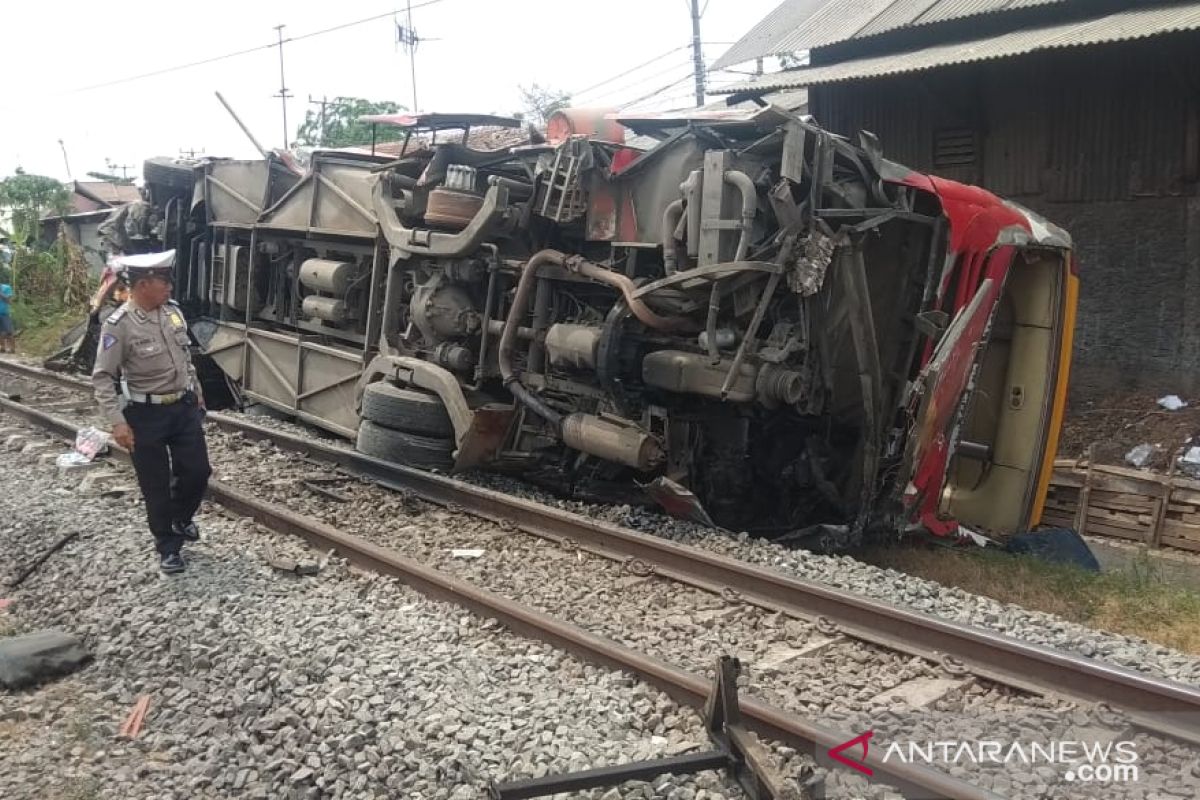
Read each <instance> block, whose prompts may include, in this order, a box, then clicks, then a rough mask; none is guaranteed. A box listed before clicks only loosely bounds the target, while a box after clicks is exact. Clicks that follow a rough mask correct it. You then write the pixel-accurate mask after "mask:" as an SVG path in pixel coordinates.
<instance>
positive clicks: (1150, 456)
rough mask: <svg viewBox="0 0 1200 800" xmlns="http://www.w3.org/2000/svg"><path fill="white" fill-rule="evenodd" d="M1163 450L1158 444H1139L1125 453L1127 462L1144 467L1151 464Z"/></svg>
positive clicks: (1140, 467)
mask: <svg viewBox="0 0 1200 800" xmlns="http://www.w3.org/2000/svg"><path fill="white" fill-rule="evenodd" d="M1161 451H1162V447H1161V446H1159V445H1157V444H1139V445H1138V446H1137V447H1135V448H1133V449H1132V450H1130V451H1129V452H1128V453H1126V454H1125V463H1127V464H1129V465H1130V466H1134V467H1137V468H1138V469H1142V468H1144V467H1147V466H1149V465H1150V462H1152V461H1154V458H1155V456H1157V455H1158V454H1159V452H1161Z"/></svg>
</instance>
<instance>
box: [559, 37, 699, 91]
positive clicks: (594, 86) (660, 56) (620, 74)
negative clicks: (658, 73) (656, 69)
mask: <svg viewBox="0 0 1200 800" xmlns="http://www.w3.org/2000/svg"><path fill="white" fill-rule="evenodd" d="M691 46H692V45H691V43H690V42H689V43H688V44H683V45H680V46H679V47H672V48H671V49H670V50H667V51H666V52H663V53H659V54H658V55H656V56H655V57H654V58H651V59H649V60H647V61H643V62H642V63H640V64H638V65H637V66H636V67H630V68H629V69H627V70H625V71H624V72H618V73H617V74H616V75H613V76H612V77H611V78H605V79H604V80H602V81H600V82H599V83H594V84H592V85H591V86H589V87H587V88H586V89H580V90H579V91H577V92H574V95H576V96H577V95H581V94H587V93H588V92H590V91H592V90H593V89H599V88H600V87H601V86H605V85H606V84H609V83H612V82H613V81H615V80H619V79H621V78H624V77H625V76H626V75H628V74H629V73H631V72H637V71H638V70H639V69H641V68H642V67H648V66H650V65H651V64H653V63H654V62H655V61H661V60H663V59H664V58H666V57H667V56H669V55H671V54H672V53H678V52H679V51H680V50H686V49H688V48H689V47H691Z"/></svg>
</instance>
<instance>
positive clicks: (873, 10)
mask: <svg viewBox="0 0 1200 800" xmlns="http://www.w3.org/2000/svg"><path fill="white" fill-rule="evenodd" d="M1065 2H1068V0H785V2H784V3H783V4H781V5H780V6H779V7H778V8H776V9H775V10H774V11H772V12H771V13H770V14H768V15H767V16H766V17H764V18H763V20H762V21H761V22H759V23H758V24H757V25H755V26H754V27H753V28H752V29H751V30H750V32H749V33H747V34H746V35H745V36H743V37H742V38H741V39H739V40H738V41H737V43H736V44H734V45H733V47H731V48H729V50H728V51H727V52H725V53H724V54H723V55H722V56H721V57H720V58H718V59H717V61H716V63H714V64H713V68H714V69H721V68H723V67H728V66H732V65H734V64H741V63H743V62H746V61H750V60H751V59H755V58H759V57H761V56H768V55H775V54H778V53H791V52H796V51H800V50H811V49H812V48H814V47H825V46H827V45H831V44H836V43H838V42H845V41H849V40H851V39H861V38H865V37H868V36H875V35H878V34H881V33H886V32H888V31H894V30H899V29H900V28H909V27H915V26H918V25H928V24H932V23H937V22H948V21H950V20H956V19H964V18H966V17H977V16H980V15H983V14H996V13H1000V12H1003V11H1013V10H1016V9H1022V8H1031V7H1034V6H1045V5H1057V4H1061V3H1065Z"/></svg>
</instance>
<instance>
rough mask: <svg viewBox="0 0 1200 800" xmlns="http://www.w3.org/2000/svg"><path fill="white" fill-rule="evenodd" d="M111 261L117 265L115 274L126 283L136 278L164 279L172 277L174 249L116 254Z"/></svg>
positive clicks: (167, 279)
mask: <svg viewBox="0 0 1200 800" xmlns="http://www.w3.org/2000/svg"><path fill="white" fill-rule="evenodd" d="M113 261H114V263H115V264H116V267H117V275H119V276H120V278H121V280H123V281H125V282H126V283H133V282H134V281H135V280H136V279H138V278H162V279H163V280H165V281H170V280H173V278H174V274H173V271H172V267H173V266H174V264H175V251H174V250H167V251H165V252H162V253H139V254H138V255H133V256H118V257H117V258H115V259H113Z"/></svg>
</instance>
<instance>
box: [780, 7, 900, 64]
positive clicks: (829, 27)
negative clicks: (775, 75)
mask: <svg viewBox="0 0 1200 800" xmlns="http://www.w3.org/2000/svg"><path fill="white" fill-rule="evenodd" d="M892 2H893V0H829V2H828V3H826V4H825V5H823V6H821V7H820V8H819V9H817V10H816V11H815V12H813V14H812V16H810V17H808V19H806V20H805V21H804V22H802V23H801V24H800V25H799V26H798V27H797V28H795V29H794V30H792V31H790V32H789V33H787V34H785V35H784V36H781V37H780V38H779V40H778V42H777V44H776V47H777V48H778V49H777V50H776V52H780V53H790V52H793V51H796V50H811V49H812V48H814V47H823V46H825V45H828V44H834V43H835V42H844V41H846V40H847V39H852V38H854V35H855V34H856V33H858V31H859V30H860V29H861V28H862V27H863V26H864V25H867V24H870V22H871V20H873V19H875V17H876V16H877V15H878V14H879V13H880V12H882V11H883V10H885V9H886V8H887V7H888V6H890V5H891V4H892Z"/></svg>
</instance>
